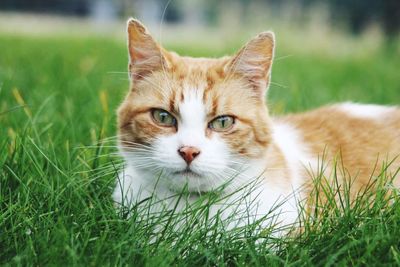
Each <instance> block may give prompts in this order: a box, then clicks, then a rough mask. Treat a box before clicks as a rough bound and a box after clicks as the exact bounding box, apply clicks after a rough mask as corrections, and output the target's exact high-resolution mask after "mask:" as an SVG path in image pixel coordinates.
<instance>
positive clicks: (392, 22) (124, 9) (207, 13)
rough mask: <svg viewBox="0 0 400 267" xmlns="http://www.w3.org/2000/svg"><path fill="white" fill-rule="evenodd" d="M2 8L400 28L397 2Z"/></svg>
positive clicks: (88, 0)
mask: <svg viewBox="0 0 400 267" xmlns="http://www.w3.org/2000/svg"><path fill="white" fill-rule="evenodd" d="M0 10H2V11H10V12H30V13H32V14H42V15H43V14H52V15H63V16H77V17H82V18H90V19H92V20H94V21H97V22H98V23H101V22H103V23H104V22H110V21H115V20H120V19H121V18H122V19H125V18H126V17H129V16H134V17H137V18H139V19H142V20H143V21H144V22H145V23H148V24H158V23H160V21H163V22H164V23H166V24H170V23H171V24H172V23H174V24H190V25H197V26H198V25H207V26H221V25H223V24H224V23H229V24H230V25H232V23H233V25H235V26H236V25H238V24H239V25H246V24H251V23H259V22H260V21H264V22H268V21H270V20H272V19H279V20H283V21H284V22H286V23H287V22H292V23H310V22H313V21H315V20H321V21H323V22H325V23H328V24H329V25H331V26H334V27H335V28H336V27H337V28H340V29H343V30H348V31H349V32H351V33H354V34H359V33H361V32H363V31H364V30H366V29H368V28H369V27H373V26H376V25H378V26H379V27H381V28H382V30H383V31H384V32H385V34H387V35H394V34H397V33H398V31H399V28H400V1H398V0H381V1H379V0H350V1H346V0H283V1H280V0H230V1H228V0H222V1H213V0H186V1H185V0H173V1H168V0H2V1H1V2H0Z"/></svg>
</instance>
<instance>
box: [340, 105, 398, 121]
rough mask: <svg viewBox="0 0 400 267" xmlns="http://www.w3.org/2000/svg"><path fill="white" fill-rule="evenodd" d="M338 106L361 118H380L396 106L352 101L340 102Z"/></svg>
mask: <svg viewBox="0 0 400 267" xmlns="http://www.w3.org/2000/svg"><path fill="white" fill-rule="evenodd" d="M338 107H339V109H340V110H342V111H343V112H346V113H347V114H348V115H350V116H354V117H358V118H361V119H380V118H382V117H383V116H385V115H388V114H389V113H390V112H392V111H394V110H395V108H394V107H387V106H379V105H371V104H357V103H351V102H347V103H343V104H339V105H338Z"/></svg>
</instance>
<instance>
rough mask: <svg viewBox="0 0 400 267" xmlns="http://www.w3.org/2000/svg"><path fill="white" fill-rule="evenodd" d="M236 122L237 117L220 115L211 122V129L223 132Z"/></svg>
mask: <svg viewBox="0 0 400 267" xmlns="http://www.w3.org/2000/svg"><path fill="white" fill-rule="evenodd" d="M234 123H235V119H234V118H233V117H232V116H219V117H217V118H215V119H214V120H212V121H211V122H210V123H209V126H208V127H209V128H210V129H211V130H214V131H217V132H222V131H227V130H229V129H230V128H231V127H232V125H233V124H234Z"/></svg>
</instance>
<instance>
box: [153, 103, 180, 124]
mask: <svg viewBox="0 0 400 267" xmlns="http://www.w3.org/2000/svg"><path fill="white" fill-rule="evenodd" d="M151 116H152V117H153V120H154V121H155V122H156V123H157V124H158V125H161V126H165V127H173V126H176V119H175V117H174V116H172V115H171V114H170V113H169V112H168V111H165V110H163V109H158V108H157V109H153V110H152V111H151Z"/></svg>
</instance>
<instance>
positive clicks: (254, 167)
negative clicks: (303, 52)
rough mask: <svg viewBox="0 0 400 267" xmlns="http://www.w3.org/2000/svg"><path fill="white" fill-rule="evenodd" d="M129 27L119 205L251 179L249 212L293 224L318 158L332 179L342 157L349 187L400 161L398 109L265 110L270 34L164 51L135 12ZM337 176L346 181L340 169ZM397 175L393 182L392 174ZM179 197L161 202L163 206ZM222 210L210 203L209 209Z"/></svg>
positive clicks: (271, 46)
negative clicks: (196, 51)
mask: <svg viewBox="0 0 400 267" xmlns="http://www.w3.org/2000/svg"><path fill="white" fill-rule="evenodd" d="M127 32H128V51H129V77H130V81H131V83H130V90H129V92H128V94H127V96H126V98H125V100H124V101H123V102H122V104H121V105H120V107H119V109H118V129H119V147H120V151H121V154H122V156H123V158H124V159H125V163H126V166H125V168H124V170H123V171H122V172H121V174H120V175H119V178H118V182H117V185H116V187H115V190H114V193H113V199H114V200H115V202H116V203H119V204H120V205H128V206H129V205H132V204H134V203H138V202H140V201H142V200H144V199H146V198H148V197H150V196H154V195H155V196H157V197H159V198H160V199H162V198H165V199H167V198H168V197H169V196H171V195H174V194H175V193H179V192H180V191H181V190H183V189H184V188H186V189H187V190H188V191H189V192H191V193H193V198H194V199H195V198H196V196H197V195H201V194H203V193H205V192H209V191H212V190H214V189H215V188H218V187H220V186H223V185H226V186H225V187H224V189H223V192H222V193H226V194H229V192H232V191H235V190H236V189H237V188H239V187H240V186H243V185H244V184H246V183H250V182H251V181H254V180H255V179H258V180H259V181H260V182H259V184H258V186H257V187H255V188H253V189H252V191H251V192H250V194H249V195H248V198H249V200H252V201H253V200H256V201H257V205H256V208H255V209H251V210H247V213H248V214H250V216H253V217H254V218H253V219H254V220H255V219H257V218H260V216H263V215H264V214H267V213H268V212H270V211H271V210H273V213H274V215H275V216H276V218H277V219H276V222H278V223H279V224H293V223H295V222H296V221H297V220H298V217H299V208H298V201H300V200H304V199H307V197H308V196H309V194H310V192H311V184H312V178H311V176H312V175H311V174H313V173H314V174H315V173H318V171H319V169H320V168H321V166H320V164H321V159H322V158H323V159H324V161H325V162H326V163H327V164H326V167H325V168H324V175H326V176H327V177H330V173H332V172H333V167H330V166H332V164H331V163H332V162H333V161H336V160H337V158H338V155H340V162H341V165H342V168H343V169H344V170H346V171H345V173H346V174H348V176H349V177H355V180H354V183H353V185H352V190H354V192H357V190H360V189H361V188H362V187H363V186H365V185H366V184H367V183H368V181H369V179H370V177H371V175H377V174H378V172H379V171H380V169H381V168H382V166H383V165H382V164H383V163H382V162H383V161H385V160H387V161H390V160H391V159H393V162H392V163H391V164H390V166H389V167H388V173H392V174H394V173H395V172H396V170H397V169H398V168H399V167H400V161H399V160H398V159H397V158H396V157H397V156H398V154H400V109H399V108H397V107H388V106H379V105H371V104H356V103H350V102H348V103H342V104H335V105H331V106H327V107H322V108H319V109H317V110H313V111H308V112H305V113H302V114H293V115H286V116H282V117H271V116H270V115H269V112H268V108H267V105H266V101H265V96H266V93H267V90H268V86H269V83H270V80H271V67H272V61H273V56H274V49H275V37H274V34H273V33H272V32H268V31H267V32H262V33H260V34H259V35H257V36H256V37H254V38H253V39H251V40H250V41H249V42H248V43H247V44H246V45H244V46H243V48H241V49H240V50H239V51H238V52H237V53H236V54H235V55H233V56H226V57H222V58H218V59H212V58H191V57H183V56H179V55H178V54H176V53H174V52H170V51H167V50H165V49H164V48H162V47H161V46H160V45H159V44H158V43H157V42H156V41H155V40H154V39H153V38H152V36H151V35H150V34H149V32H148V30H147V29H146V28H145V26H144V25H142V24H141V23H140V22H139V21H138V20H136V19H130V20H129V21H128V23H127ZM337 175H339V178H340V180H341V181H342V182H343V181H344V180H345V176H346V175H344V174H343V175H341V174H337ZM394 182H395V186H396V187H399V185H400V183H399V179H397V180H395V181H394ZM177 197H178V196H175V197H172V198H168V199H169V200H165V201H166V202H167V204H166V205H167V206H168V205H172V203H175V202H176V198H177ZM228 200H229V198H228ZM168 201H169V202H168ZM279 201H281V204H280V205H279V208H277V209H275V210H274V208H273V206H274V204H276V203H277V202H279ZM168 203H169V204H168ZM180 205H181V204H180ZM184 205H185V204H182V205H181V206H180V207H179V208H180V209H183V208H184ZM220 208H221V206H220V205H215V207H214V211H213V212H214V213H216V212H217V211H218V210H219V209H220ZM228 210H229V209H228ZM238 220H239V221H240V218H239V219H238Z"/></svg>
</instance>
